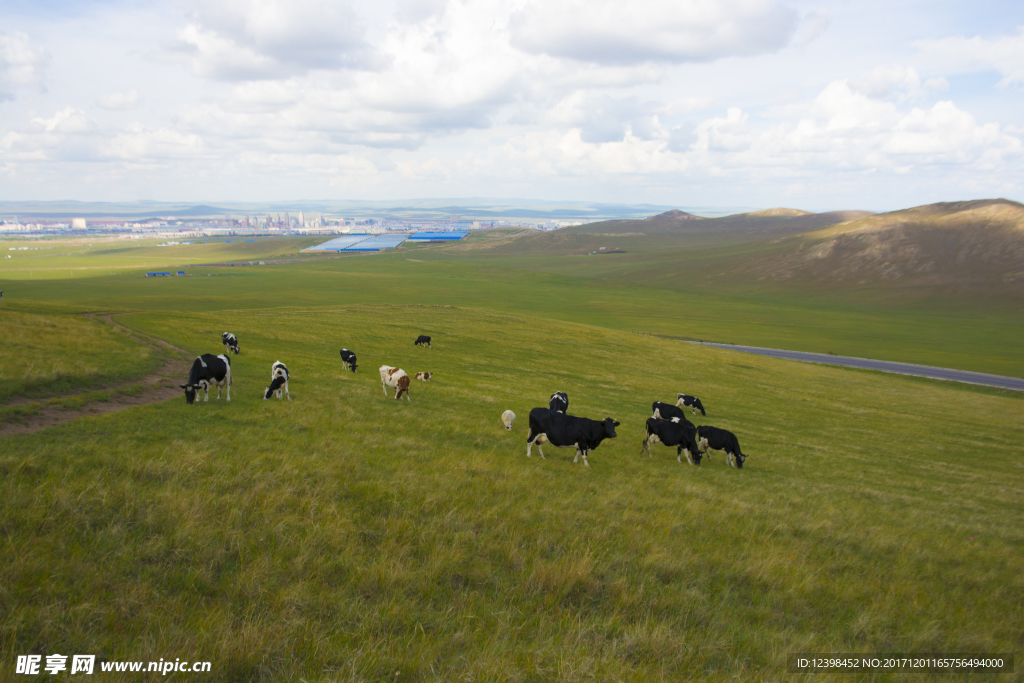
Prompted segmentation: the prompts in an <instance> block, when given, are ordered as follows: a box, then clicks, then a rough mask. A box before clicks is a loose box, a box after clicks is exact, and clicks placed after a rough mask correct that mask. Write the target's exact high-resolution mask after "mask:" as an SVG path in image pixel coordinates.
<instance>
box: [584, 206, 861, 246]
mask: <svg viewBox="0 0 1024 683" xmlns="http://www.w3.org/2000/svg"><path fill="white" fill-rule="evenodd" d="M870 215H871V214H870V212H868V211H829V212H827V213H809V212H807V211H800V210H798V209H766V210H763V211H753V212H751V213H741V214H735V215H732V216H722V217H720V218H700V217H698V216H693V215H690V214H688V213H685V212H682V211H668V212H666V213H662V214H658V215H657V216H651V217H650V218H646V219H643V220H615V221H602V222H600V223H589V224H587V225H582V226H577V227H573V228H567V229H566V232H568V233H583V234H607V235H614V234H623V233H627V234H628V233H636V234H645V235H658V234H670V235H673V234H674V235H689V236H690V238H691V240H692V239H694V238H696V237H698V236H700V237H701V238H703V240H714V241H715V242H717V243H724V242H738V241H745V240H751V239H764V238H767V237H778V236H781V235H792V234H796V233H801V232H807V231H808V230H817V229H820V228H824V227H827V226H831V225H836V224H842V223H844V222H846V221H851V220H856V219H861V218H864V217H866V216H870Z"/></svg>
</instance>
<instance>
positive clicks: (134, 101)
mask: <svg viewBox="0 0 1024 683" xmlns="http://www.w3.org/2000/svg"><path fill="white" fill-rule="evenodd" d="M96 104H97V105H98V106H99V107H100V108H101V109H110V110H112V111H119V110H127V109H135V107H137V106H139V91H138V90H129V91H128V92H112V93H108V94H106V95H102V96H100V97H99V98H98V99H97V100H96Z"/></svg>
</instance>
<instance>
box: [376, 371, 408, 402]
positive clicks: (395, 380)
mask: <svg viewBox="0 0 1024 683" xmlns="http://www.w3.org/2000/svg"><path fill="white" fill-rule="evenodd" d="M380 386H381V388H382V389H383V390H384V395H385V396H387V395H388V387H391V388H392V389H394V390H395V399H396V400H401V398H402V394H405V399H406V400H407V401H412V399H411V398H409V375H407V374H405V370H403V369H402V368H393V367H391V366H390V365H382V366H380Z"/></svg>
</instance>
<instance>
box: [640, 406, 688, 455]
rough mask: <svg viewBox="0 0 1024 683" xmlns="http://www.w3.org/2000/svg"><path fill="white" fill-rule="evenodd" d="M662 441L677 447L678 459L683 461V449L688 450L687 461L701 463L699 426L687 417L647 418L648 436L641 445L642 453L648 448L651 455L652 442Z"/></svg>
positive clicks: (648, 453) (661, 442)
mask: <svg viewBox="0 0 1024 683" xmlns="http://www.w3.org/2000/svg"><path fill="white" fill-rule="evenodd" d="M652 443H660V444H664V445H666V446H669V447H671V446H675V447H676V460H678V461H679V462H682V461H683V458H682V455H683V451H686V461H687V462H688V463H690V464H691V465H698V466H699V465H700V448H699V446H698V445H697V428H696V427H694V426H693V423H692V422H688V421H687V420H686V419H685V418H684V419H682V420H680V419H679V418H675V419H673V420H672V421H666V420H659V419H657V418H654V417H649V418H647V436H645V437H644V441H643V444H642V445H641V446H640V455H643V453H644V449H645V448H646V449H647V456H648V457H651V455H652V453H651V444H652Z"/></svg>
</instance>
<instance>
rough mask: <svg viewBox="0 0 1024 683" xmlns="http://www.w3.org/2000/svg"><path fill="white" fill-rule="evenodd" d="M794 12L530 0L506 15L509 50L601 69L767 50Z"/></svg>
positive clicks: (760, 4) (756, 2)
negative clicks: (509, 42)
mask: <svg viewBox="0 0 1024 683" xmlns="http://www.w3.org/2000/svg"><path fill="white" fill-rule="evenodd" d="M797 24H798V17H797V13H796V12H795V11H794V10H792V9H790V8H788V7H784V6H783V5H780V4H778V3H777V2H774V1H773V0H717V1H715V0H637V2H632V3H624V2H619V1H617V0H561V1H559V2H549V1H547V0H536V1H535V2H532V3H530V4H529V5H527V6H526V7H524V8H522V9H520V10H519V11H518V12H516V13H515V14H513V15H512V17H511V19H510V22H509V28H510V30H511V36H512V41H513V44H514V45H516V46H517V47H519V48H521V49H523V50H526V51H531V52H542V53H544V54H548V55H552V56H557V57H565V58H569V59H575V60H580V61H586V62H595V63H600V64H636V63H640V62H647V61H656V62H706V61H711V60H715V59H719V58H722V57H730V56H745V55H755V54H761V53H765V52H774V51H776V50H778V49H780V48H782V47H784V46H785V45H786V44H787V43H788V42H789V40H790V38H792V36H793V34H794V32H795V31H796V28H797Z"/></svg>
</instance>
